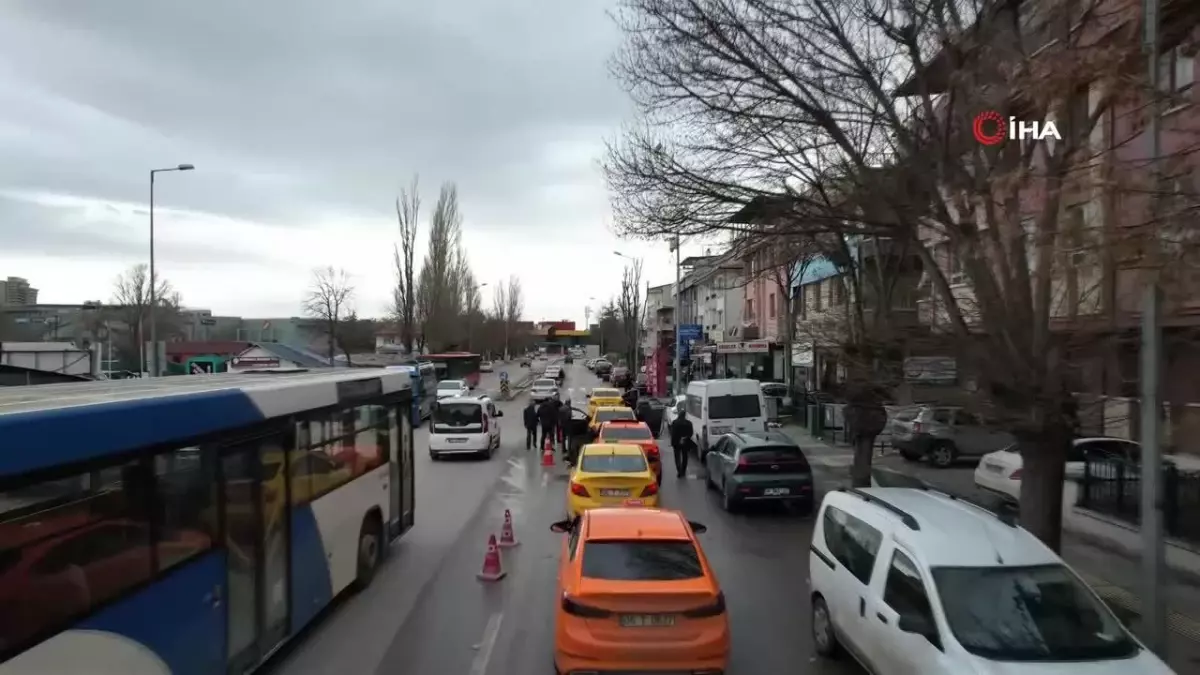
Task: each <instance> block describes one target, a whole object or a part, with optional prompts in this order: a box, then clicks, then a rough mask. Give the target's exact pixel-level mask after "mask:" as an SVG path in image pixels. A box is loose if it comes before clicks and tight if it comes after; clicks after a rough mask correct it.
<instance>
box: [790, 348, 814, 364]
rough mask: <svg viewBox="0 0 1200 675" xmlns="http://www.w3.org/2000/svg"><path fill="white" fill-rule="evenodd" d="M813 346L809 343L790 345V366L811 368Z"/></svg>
mask: <svg viewBox="0 0 1200 675" xmlns="http://www.w3.org/2000/svg"><path fill="white" fill-rule="evenodd" d="M812 365H813V345H812V343H811V342H793V343H792V366H793V367H795V368H812Z"/></svg>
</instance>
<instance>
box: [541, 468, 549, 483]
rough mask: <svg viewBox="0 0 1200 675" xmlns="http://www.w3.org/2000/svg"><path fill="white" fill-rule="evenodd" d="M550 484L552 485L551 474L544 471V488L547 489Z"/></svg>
mask: <svg viewBox="0 0 1200 675" xmlns="http://www.w3.org/2000/svg"><path fill="white" fill-rule="evenodd" d="M549 484H550V474H548V473H546V472H545V471H543V472H542V487H546V486H547V485H549Z"/></svg>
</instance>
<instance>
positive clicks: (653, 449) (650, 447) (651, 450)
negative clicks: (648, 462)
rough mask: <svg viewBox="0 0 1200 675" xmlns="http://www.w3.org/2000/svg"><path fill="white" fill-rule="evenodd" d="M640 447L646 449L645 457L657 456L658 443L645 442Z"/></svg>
mask: <svg viewBox="0 0 1200 675" xmlns="http://www.w3.org/2000/svg"><path fill="white" fill-rule="evenodd" d="M642 449H643V450H645V451H646V456H647V457H650V458H651V459H653V458H655V457H658V443H647V444H646V445H643V446H642Z"/></svg>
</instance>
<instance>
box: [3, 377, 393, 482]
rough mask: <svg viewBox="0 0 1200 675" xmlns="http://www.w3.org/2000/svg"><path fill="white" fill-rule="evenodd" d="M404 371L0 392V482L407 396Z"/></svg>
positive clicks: (122, 382)
mask: <svg viewBox="0 0 1200 675" xmlns="http://www.w3.org/2000/svg"><path fill="white" fill-rule="evenodd" d="M410 388H411V384H410V379H409V377H408V375H407V374H406V373H402V372H395V371H385V370H358V369H332V368H329V369H323V370H319V371H276V372H263V373H218V374H213V375H179V376H174V377H162V378H154V379H129V380H98V381H94V382H79V383H64V384H42V385H35V386H24V387H2V388H0V438H3V439H4V446H3V448H0V477H3V476H6V475H12V474H18V473H24V472H27V471H33V470H37V469H42V468H47V467H51V466H56V465H59V464H63V463H68V462H69V463H74V462H81V461H87V460H90V459H95V458H99V457H103V456H106V455H111V454H114V453H121V452H127V451H130V450H138V449H142V448H146V447H151V446H155V445H169V444H172V443H184V442H192V441H194V439H196V438H200V437H205V436H208V435H210V434H214V433H219V432H226V431H232V430H235V429H242V428H245V427H248V426H251V425H255V424H259V423H261V422H263V421H265V420H268V419H273V418H277V417H281V416H284V415H290V414H293V413H297V412H302V411H306V410H314V409H318V408H325V407H329V406H335V405H338V404H346V402H347V401H350V400H361V399H362V397H364V396H378V395H381V394H387V393H391V392H398V391H402V390H409V389H410Z"/></svg>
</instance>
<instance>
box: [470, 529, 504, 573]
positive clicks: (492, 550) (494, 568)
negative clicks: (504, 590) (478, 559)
mask: <svg viewBox="0 0 1200 675" xmlns="http://www.w3.org/2000/svg"><path fill="white" fill-rule="evenodd" d="M504 575H505V571H504V566H503V565H501V564H500V549H499V548H497V547H496V535H494V534H490V535H488V547H487V554H486V555H484V556H483V570H481V571H480V572H479V574H477V575H476V576H478V577H479V579H480V580H481V581H500V580H501V579H503V578H504Z"/></svg>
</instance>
